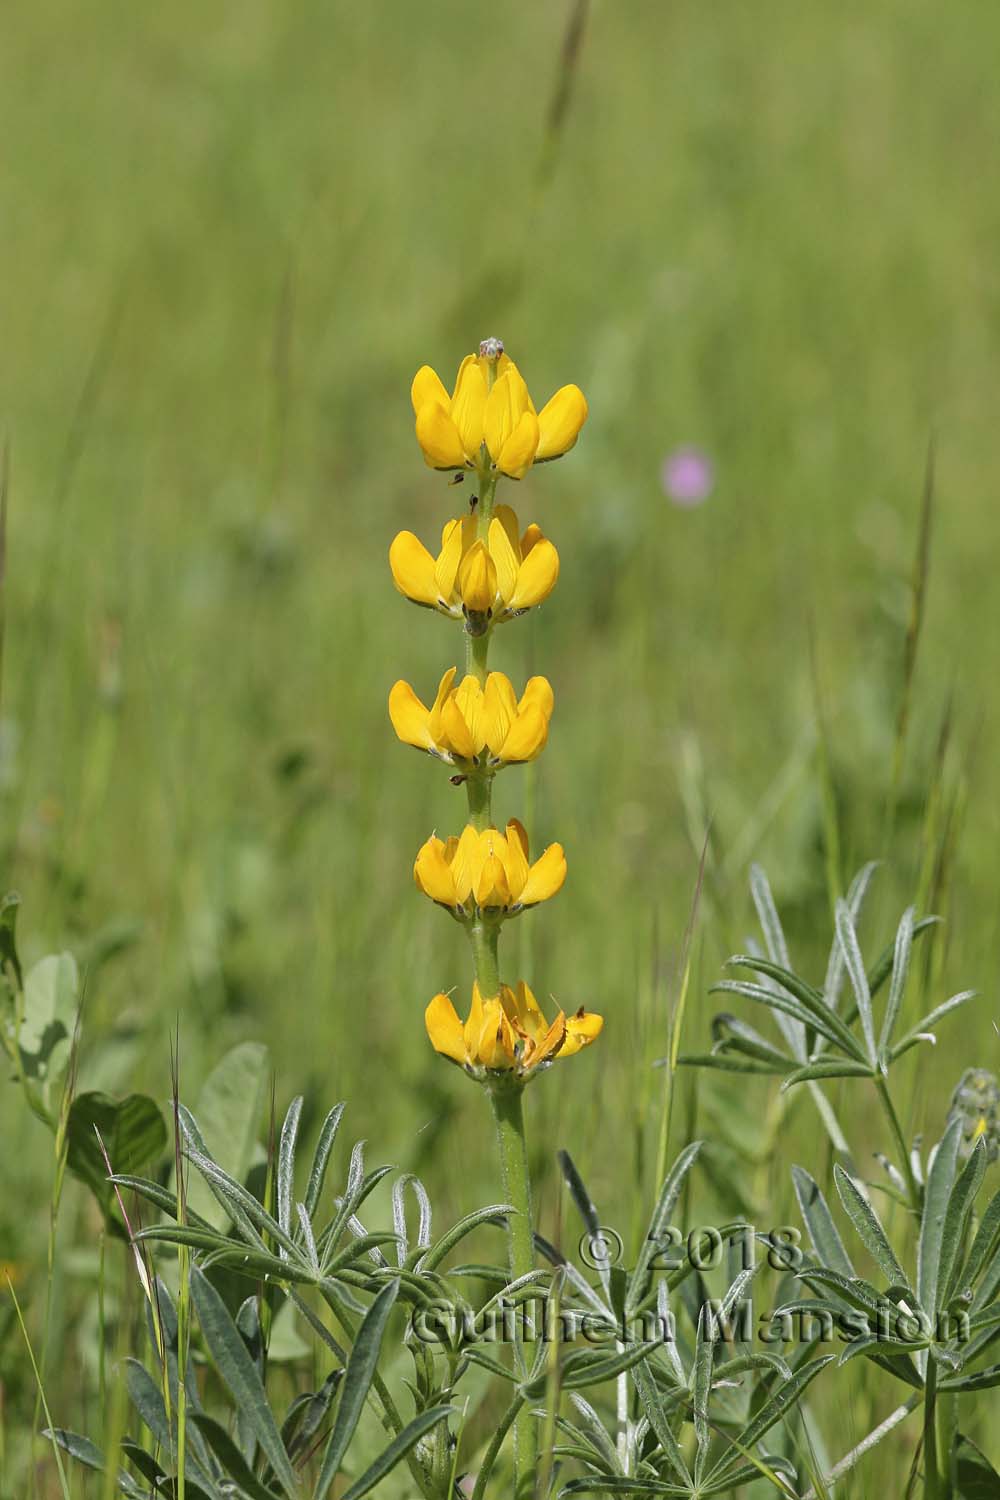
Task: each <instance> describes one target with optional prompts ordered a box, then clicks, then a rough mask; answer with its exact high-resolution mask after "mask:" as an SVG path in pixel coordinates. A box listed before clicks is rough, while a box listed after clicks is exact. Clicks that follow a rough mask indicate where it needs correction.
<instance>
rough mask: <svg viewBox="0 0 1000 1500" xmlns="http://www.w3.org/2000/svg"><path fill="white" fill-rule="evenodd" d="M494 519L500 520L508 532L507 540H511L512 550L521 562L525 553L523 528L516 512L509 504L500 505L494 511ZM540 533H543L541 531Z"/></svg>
mask: <svg viewBox="0 0 1000 1500" xmlns="http://www.w3.org/2000/svg"><path fill="white" fill-rule="evenodd" d="M493 519H494V521H499V523H500V525H501V526H502V527H503V529H504V531H505V532H506V533H507V540H508V541H509V542H510V547H511V551H512V552H513V554H514V556H515V557H516V558H517V560H518V562H520V561H521V559H522V557H523V556H524V554H523V553H522V551H521V530H520V527H519V526H518V521H517V514H516V512H515V511H513V510H512V509H511V507H510V506H509V505H498V506H497V508H496V510H495V511H494V512H493ZM539 535H541V533H540V532H539Z"/></svg>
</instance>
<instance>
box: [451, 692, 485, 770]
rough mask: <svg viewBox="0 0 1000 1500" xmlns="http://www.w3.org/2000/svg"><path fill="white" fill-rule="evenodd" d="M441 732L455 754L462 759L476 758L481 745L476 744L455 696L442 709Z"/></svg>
mask: <svg viewBox="0 0 1000 1500" xmlns="http://www.w3.org/2000/svg"><path fill="white" fill-rule="evenodd" d="M441 733H442V735H443V737H444V740H445V743H446V744H447V746H448V748H449V749H450V750H452V751H453V752H454V754H455V755H458V756H460V757H461V759H462V760H475V758H476V756H477V755H478V754H479V750H480V748H481V747H480V746H478V745H477V744H476V741H475V738H474V737H473V734H472V731H471V729H470V728H469V726H468V724H467V723H466V721H465V716H464V715H463V713H462V710H461V709H460V708H459V706H458V702H457V701H456V699H455V697H454V696H452V697H451V698H449V699H448V701H447V703H446V704H445V705H444V708H443V709H442V711H441Z"/></svg>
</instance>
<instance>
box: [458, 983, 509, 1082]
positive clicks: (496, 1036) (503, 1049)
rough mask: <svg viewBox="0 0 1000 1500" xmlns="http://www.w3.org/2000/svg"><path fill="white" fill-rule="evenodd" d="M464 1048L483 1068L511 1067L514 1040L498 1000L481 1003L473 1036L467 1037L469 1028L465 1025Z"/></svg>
mask: <svg viewBox="0 0 1000 1500" xmlns="http://www.w3.org/2000/svg"><path fill="white" fill-rule="evenodd" d="M470 1020H471V1017H470ZM473 1045H474V1048H475V1050H474V1051H473ZM466 1046H467V1047H468V1048H469V1052H470V1054H472V1056H473V1058H474V1060H475V1061H476V1062H478V1063H480V1064H481V1065H482V1066H483V1067H484V1068H509V1067H511V1066H512V1064H513V1061H514V1038H513V1034H512V1033H511V1029H510V1023H509V1021H508V1020H507V1017H506V1016H505V1015H504V1013H503V1007H502V1005H501V1004H500V1001H499V1000H498V999H496V998H493V999H490V1000H484V1001H483V1002H482V1009H481V1013H480V1017H479V1023H478V1026H477V1027H476V1034H475V1035H474V1036H470V1035H469V1026H468V1024H467V1025H466Z"/></svg>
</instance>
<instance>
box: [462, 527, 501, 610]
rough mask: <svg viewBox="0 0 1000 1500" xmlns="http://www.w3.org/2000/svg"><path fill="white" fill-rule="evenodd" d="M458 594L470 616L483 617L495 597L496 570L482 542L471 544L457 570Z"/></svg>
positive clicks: (491, 606)
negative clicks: (477, 615)
mask: <svg viewBox="0 0 1000 1500" xmlns="http://www.w3.org/2000/svg"><path fill="white" fill-rule="evenodd" d="M458 592H459V594H460V595H461V598H462V603H463V604H464V605H465V607H466V609H467V610H468V611H469V612H470V614H479V615H485V614H487V613H488V612H489V611H490V610H491V609H492V608H493V603H494V600H495V599H496V596H497V570H496V566H495V564H494V562H493V559H492V557H491V556H490V554H489V552H488V551H487V550H486V548H485V546H484V545H483V543H482V542H473V544H472V546H471V547H470V548H469V550H468V552H467V553H466V554H465V556H464V557H463V559H462V565H461V567H460V568H459V570H458Z"/></svg>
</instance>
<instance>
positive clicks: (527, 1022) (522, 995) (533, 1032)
mask: <svg viewBox="0 0 1000 1500" xmlns="http://www.w3.org/2000/svg"><path fill="white" fill-rule="evenodd" d="M511 1000H512V1001H513V1005H514V1020H515V1024H516V1025H517V1026H518V1028H519V1029H520V1030H521V1031H523V1033H524V1035H525V1036H527V1037H530V1038H531V1039H532V1041H537V1040H538V1038H539V1037H540V1036H544V1035H545V1032H546V1030H547V1027H546V1022H545V1017H544V1016H543V1015H542V1012H541V1007H540V1006H539V1004H538V1001H537V1000H536V999H535V997H534V995H533V994H532V992H531V990H530V989H529V988H528V986H527V985H526V984H525V982H524V980H523V979H522V980H521V981H520V983H519V984H518V986H517V989H516V991H513V992H512V994H511Z"/></svg>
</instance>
